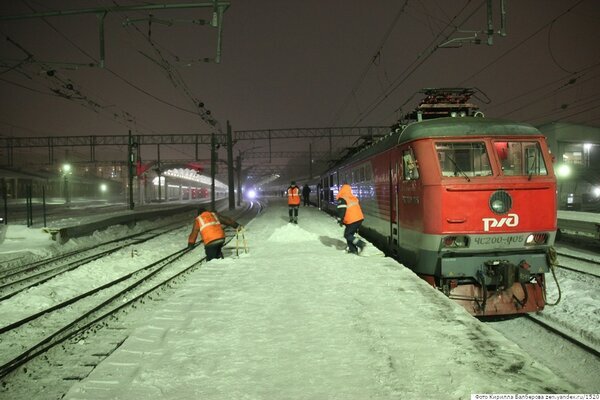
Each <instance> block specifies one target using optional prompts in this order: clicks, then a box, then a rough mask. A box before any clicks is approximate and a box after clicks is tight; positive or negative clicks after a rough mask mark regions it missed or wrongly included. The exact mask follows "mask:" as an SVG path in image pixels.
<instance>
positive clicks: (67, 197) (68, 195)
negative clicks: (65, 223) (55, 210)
mask: <svg viewBox="0 0 600 400" xmlns="http://www.w3.org/2000/svg"><path fill="white" fill-rule="evenodd" d="M62 173H63V177H64V180H65V204H71V193H69V175H71V164H64V165H63V167H62Z"/></svg>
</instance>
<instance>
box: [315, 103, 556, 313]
mask: <svg viewBox="0 0 600 400" xmlns="http://www.w3.org/2000/svg"><path fill="white" fill-rule="evenodd" d="M443 99H445V100H447V99H448V93H447V92H445V93H444V96H443ZM429 101H431V98H430V99H429ZM436 104H437V105H439V104H440V102H437V103H436ZM461 104H462V103H461ZM451 106H452V107H450V109H453V107H454V108H457V106H458V104H457V103H452V104H451ZM436 110H437V111H438V112H439V107H438V108H437V109H436ZM468 113H470V115H473V114H474V113H473V107H468V112H465V116H464V117H442V118H433V119H426V120H421V121H418V122H414V123H411V124H408V125H407V126H405V127H403V128H402V129H397V130H394V131H393V132H392V133H390V134H389V135H388V136H386V137H384V138H382V139H380V140H379V141H378V142H376V143H375V144H373V145H371V146H370V147H368V148H365V149H363V150H362V151H359V152H357V153H356V154H354V155H353V156H352V157H349V158H348V159H346V160H344V161H343V162H341V163H339V164H338V165H336V166H335V167H334V168H332V170H331V171H329V172H328V173H327V174H325V175H324V176H323V178H322V179H321V181H320V186H321V187H322V188H324V189H325V192H326V193H323V194H322V199H323V204H322V206H323V207H324V208H326V209H327V208H329V209H330V210H331V211H332V210H333V209H334V207H335V204H334V198H335V194H336V191H337V188H338V187H339V186H340V185H341V184H343V183H349V184H351V186H352V187H353V191H354V193H355V194H356V195H357V197H358V198H359V199H360V201H361V205H362V207H363V212H364V214H365V221H364V223H363V227H362V228H361V234H363V235H365V236H366V237H369V238H370V239H371V240H373V241H375V242H376V243H378V244H379V245H380V246H381V247H382V248H383V249H384V250H385V251H386V252H387V253H388V254H390V255H393V256H394V257H396V258H398V259H399V260H400V261H401V262H402V263H403V264H404V265H405V266H407V267H409V268H410V269H412V270H413V271H414V272H415V273H417V274H418V275H419V276H421V277H422V278H424V279H425V280H427V281H428V282H429V283H430V284H431V285H432V286H434V287H435V288H438V289H439V290H441V291H443V292H444V293H445V294H446V295H448V296H449V297H450V298H452V299H454V300H455V301H457V302H459V303H460V304H462V305H463V306H464V307H465V308H466V309H467V310H468V311H469V312H471V313H472V314H473V315H477V316H484V315H486V316H489V315H503V314H515V313H526V312H532V311H539V310H541V309H543V308H544V304H545V302H544V290H545V289H544V274H545V273H546V272H548V271H549V267H550V264H549V259H548V252H549V249H550V247H551V246H552V245H553V243H554V238H555V235H556V229H557V226H556V206H557V204H556V180H555V177H554V173H553V168H552V159H551V156H550V153H549V150H548V147H547V145H546V142H545V138H544V136H543V135H542V134H541V133H540V132H539V131H538V130H537V129H535V128H534V127H532V126H530V125H527V124H521V123H515V122H512V121H505V120H498V119H488V118H484V117H481V116H478V117H475V116H468V115H469V114H468Z"/></svg>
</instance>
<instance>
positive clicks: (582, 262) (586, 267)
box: [556, 252, 600, 278]
mask: <svg viewBox="0 0 600 400" xmlns="http://www.w3.org/2000/svg"><path fill="white" fill-rule="evenodd" d="M556 254H557V255H558V256H560V258H562V259H563V260H562V261H561V263H559V264H557V266H558V267H560V268H563V269H567V270H569V271H574V272H579V273H582V274H586V275H591V276H595V277H597V278H600V261H598V260H596V259H593V258H591V257H582V256H577V255H574V254H568V253H564V252H557V253H556ZM564 259H568V260H575V261H577V262H578V265H575V263H573V262H569V265H564V262H565V261H566V260H564Z"/></svg>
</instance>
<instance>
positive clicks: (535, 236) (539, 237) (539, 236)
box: [525, 233, 548, 246]
mask: <svg viewBox="0 0 600 400" xmlns="http://www.w3.org/2000/svg"><path fill="white" fill-rule="evenodd" d="M546 240H548V235H547V234H545V233H532V234H530V235H529V236H527V239H525V245H526V246H535V245H540V244H544V243H546Z"/></svg>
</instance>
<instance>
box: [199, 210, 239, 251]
mask: <svg viewBox="0 0 600 400" xmlns="http://www.w3.org/2000/svg"><path fill="white" fill-rule="evenodd" d="M221 225H227V226H231V227H233V228H236V229H239V228H241V227H242V226H241V225H240V224H238V223H237V222H236V221H235V220H233V219H231V218H229V217H227V216H225V215H220V214H218V213H216V212H212V211H207V210H206V209H205V208H204V207H200V208H199V209H198V216H197V217H196V218H195V219H194V227H193V228H192V233H190V236H189V237H188V249H192V248H193V247H194V244H195V243H196V238H197V237H198V233H200V236H201V237H202V241H203V242H204V252H205V253H206V261H210V260H212V259H213V258H223V251H222V249H223V245H224V244H225V231H224V230H223V227H222V226H221Z"/></svg>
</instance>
